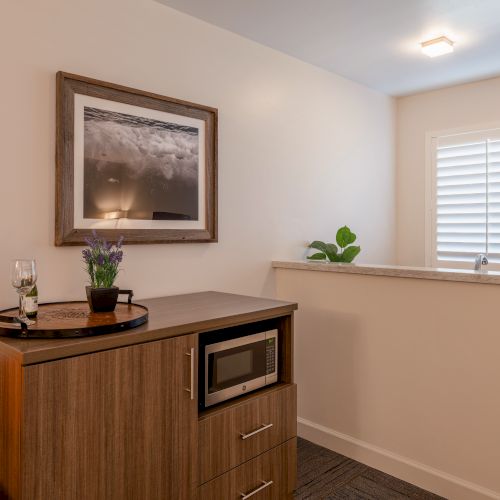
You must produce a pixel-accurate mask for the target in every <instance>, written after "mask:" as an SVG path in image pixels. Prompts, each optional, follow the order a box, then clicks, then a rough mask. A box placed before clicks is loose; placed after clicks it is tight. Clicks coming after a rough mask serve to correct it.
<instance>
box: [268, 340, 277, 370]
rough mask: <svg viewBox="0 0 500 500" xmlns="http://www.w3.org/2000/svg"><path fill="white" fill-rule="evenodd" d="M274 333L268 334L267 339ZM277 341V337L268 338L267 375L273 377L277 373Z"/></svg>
mask: <svg viewBox="0 0 500 500" xmlns="http://www.w3.org/2000/svg"><path fill="white" fill-rule="evenodd" d="M274 332H276V330H275V331H274ZM274 332H266V337H268V336H269V334H271V333H274ZM276 333H277V332H276ZM276 340H277V339H276V337H275V336H273V337H268V338H266V375H271V374H273V373H274V372H275V371H276V361H277V360H276V357H277V356H276Z"/></svg>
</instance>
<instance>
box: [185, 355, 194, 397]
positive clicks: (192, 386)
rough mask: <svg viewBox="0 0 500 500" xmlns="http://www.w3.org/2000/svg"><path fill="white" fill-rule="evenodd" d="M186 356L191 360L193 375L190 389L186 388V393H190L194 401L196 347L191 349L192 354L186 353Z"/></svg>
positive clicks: (191, 375)
mask: <svg viewBox="0 0 500 500" xmlns="http://www.w3.org/2000/svg"><path fill="white" fill-rule="evenodd" d="M184 354H185V355H186V356H189V357H190V358H191V367H190V368H191V374H190V384H189V389H188V388H186V387H185V388H184V390H185V391H186V392H189V394H190V396H191V399H194V347H191V351H190V352H185V353H184Z"/></svg>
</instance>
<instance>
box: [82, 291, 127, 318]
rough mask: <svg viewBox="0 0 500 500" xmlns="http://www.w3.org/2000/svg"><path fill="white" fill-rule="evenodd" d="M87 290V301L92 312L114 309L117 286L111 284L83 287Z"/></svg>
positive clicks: (116, 299)
mask: <svg viewBox="0 0 500 500" xmlns="http://www.w3.org/2000/svg"><path fill="white" fill-rule="evenodd" d="M85 289H86V291H87V301H88V303H89V306H90V310H91V311H92V312H96V313H97V312H112V311H114V310H115V307H116V303H117V302H118V293H119V291H120V290H119V288H118V287H117V286H112V287H111V288H92V287H91V286H87V287H85Z"/></svg>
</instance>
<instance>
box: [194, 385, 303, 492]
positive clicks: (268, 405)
mask: <svg viewBox="0 0 500 500" xmlns="http://www.w3.org/2000/svg"><path fill="white" fill-rule="evenodd" d="M296 416H297V388H296V385H295V384H290V385H287V386H285V387H280V388H276V390H272V391H269V392H266V393H264V394H263V395H262V396H257V397H255V398H254V399H251V400H249V401H246V402H244V403H242V404H240V405H237V406H235V407H233V408H226V409H224V410H222V411H220V412H216V413H215V414H213V415H210V416H208V417H206V418H203V419H202V420H200V425H199V453H200V455H199V464H200V473H199V483H200V484H203V483H205V482H206V481H209V480H210V479H213V478H214V477H216V476H218V475H220V474H223V473H224V472H227V471H228V470H230V469H232V468H233V467H236V466H238V465H240V464H242V463H243V462H246V461H247V460H250V459H251V458H253V457H256V456H257V455H260V454H261V453H264V452H265V451H267V450H270V449H271V448H274V447H275V446H278V445H280V444H281V443H284V442H285V441H287V440H289V439H290V438H292V437H295V436H296V435H297V417H296Z"/></svg>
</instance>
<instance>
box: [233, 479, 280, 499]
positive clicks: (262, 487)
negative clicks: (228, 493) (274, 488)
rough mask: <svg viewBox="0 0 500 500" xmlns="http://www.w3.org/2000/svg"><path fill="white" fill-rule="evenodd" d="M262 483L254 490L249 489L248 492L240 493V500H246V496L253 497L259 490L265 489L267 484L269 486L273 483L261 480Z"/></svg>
mask: <svg viewBox="0 0 500 500" xmlns="http://www.w3.org/2000/svg"><path fill="white" fill-rule="evenodd" d="M261 483H262V485H261V486H258V487H257V488H255V489H254V490H252V491H249V492H248V493H240V495H241V500H246V499H247V498H250V497H253V496H254V495H256V494H257V493H258V492H259V491H262V490H264V489H266V488H267V487H268V486H271V484H273V482H272V481H261Z"/></svg>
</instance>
